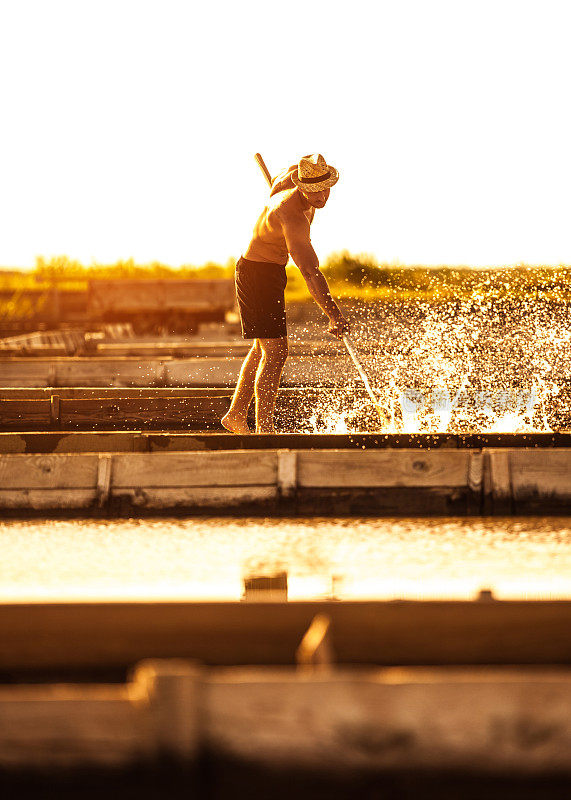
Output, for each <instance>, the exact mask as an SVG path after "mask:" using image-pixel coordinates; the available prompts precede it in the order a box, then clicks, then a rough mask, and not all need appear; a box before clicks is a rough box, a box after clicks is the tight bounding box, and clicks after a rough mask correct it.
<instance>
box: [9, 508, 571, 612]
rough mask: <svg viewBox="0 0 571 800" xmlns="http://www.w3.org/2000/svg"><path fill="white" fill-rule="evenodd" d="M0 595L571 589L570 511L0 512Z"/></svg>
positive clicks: (446, 593) (296, 596)
mask: <svg viewBox="0 0 571 800" xmlns="http://www.w3.org/2000/svg"><path fill="white" fill-rule="evenodd" d="M0 552H1V554H2V559H1V562H0V600H1V601H10V600H16V601H34V600H43V599H52V600H69V599H86V600H95V599H121V598H123V599H141V600H145V599H180V600H183V599H188V600H239V599H240V598H241V597H242V596H243V594H244V585H245V584H244V581H245V580H246V579H247V578H251V577H252V576H264V575H276V574H277V573H280V572H282V573H287V595H288V598H289V600H305V599H325V598H331V597H335V598H339V599H365V598H367V599H369V598H379V599H384V598H399V597H400V598H423V597H428V598H435V597H450V598H471V597H474V596H475V595H476V594H477V592H478V591H479V590H480V589H482V588H492V589H493V590H494V594H495V596H496V597H498V598H515V597H529V598H546V597H553V598H569V597H571V518H569V517H566V518H546V519H544V518H525V519H517V518H505V519H498V518H473V519H450V518H447V519H410V520H403V519H386V518H385V519H294V518H288V519H283V518H282V519H276V518H271V519H259V518H244V519H235V518H234V519H228V518H212V517H211V518H208V519H206V518H199V519H197V518H189V519H180V518H176V519H175V518H165V519H128V520H90V519H85V520H81V519H79V520H77V519H76V520H63V521H54V520H46V521H38V520H33V521H30V520H27V521H19V520H13V521H7V522H4V523H2V524H0Z"/></svg>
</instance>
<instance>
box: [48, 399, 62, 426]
mask: <svg viewBox="0 0 571 800" xmlns="http://www.w3.org/2000/svg"><path fill="white" fill-rule="evenodd" d="M50 420H51V423H52V427H59V424H60V396H59V394H52V395H50Z"/></svg>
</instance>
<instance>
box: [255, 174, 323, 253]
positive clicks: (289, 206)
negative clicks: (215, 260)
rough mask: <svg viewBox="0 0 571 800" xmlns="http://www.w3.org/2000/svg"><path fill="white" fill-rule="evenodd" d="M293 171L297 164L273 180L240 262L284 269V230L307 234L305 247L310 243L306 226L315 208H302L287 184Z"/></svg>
mask: <svg viewBox="0 0 571 800" xmlns="http://www.w3.org/2000/svg"><path fill="white" fill-rule="evenodd" d="M296 169H297V164H294V165H293V166H291V167H288V169H287V170H284V172H282V173H281V174H280V175H278V176H277V177H276V178H275V179H274V181H273V183H272V191H271V194H270V201H269V203H268V205H267V206H266V207H265V208H264V210H263V211H262V213H261V214H260V216H259V217H258V221H257V222H256V225H255V227H254V233H253V236H252V239H251V241H250V244H249V245H248V248H247V250H246V252H245V253H244V258H247V259H248V260H249V261H266V262H269V263H272V264H282V265H284V266H285V265H286V264H287V261H288V255H289V253H288V248H287V244H286V238H285V233H284V226H285V227H286V228H287V227H292V228H296V229H298V230H303V231H305V230H307V243H308V244H309V243H310V241H309V225H310V224H311V222H312V221H313V217H314V214H315V208H313V207H312V206H310V207H309V208H306V207H305V204H304V203H303V201H302V199H301V196H300V193H299V191H298V190H297V189H296V187H295V185H294V183H293V181H292V180H291V177H290V176H291V173H292V172H293V171H294V170H296ZM308 223H309V224H308Z"/></svg>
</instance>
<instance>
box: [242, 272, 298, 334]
mask: <svg viewBox="0 0 571 800" xmlns="http://www.w3.org/2000/svg"><path fill="white" fill-rule="evenodd" d="M286 283H287V276H286V271H285V267H283V266H281V265H280V264H270V263H267V262H264V261H248V260H247V259H245V258H240V260H239V261H238V263H237V264H236V297H237V299H238V308H239V310H240V321H241V322H242V337H243V338H244V339H280V338H281V337H282V336H287V325H286V314H285V300H284V290H285V287H286Z"/></svg>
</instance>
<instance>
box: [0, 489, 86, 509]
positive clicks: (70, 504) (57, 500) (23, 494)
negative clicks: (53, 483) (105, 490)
mask: <svg viewBox="0 0 571 800" xmlns="http://www.w3.org/2000/svg"><path fill="white" fill-rule="evenodd" d="M95 497H96V495H95V487H94V488H93V489H61V488H60V489H2V488H0V509H6V510H12V511H15V510H20V511H66V510H74V509H79V508H83V509H87V508H90V507H91V506H93V504H94V502H95Z"/></svg>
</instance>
